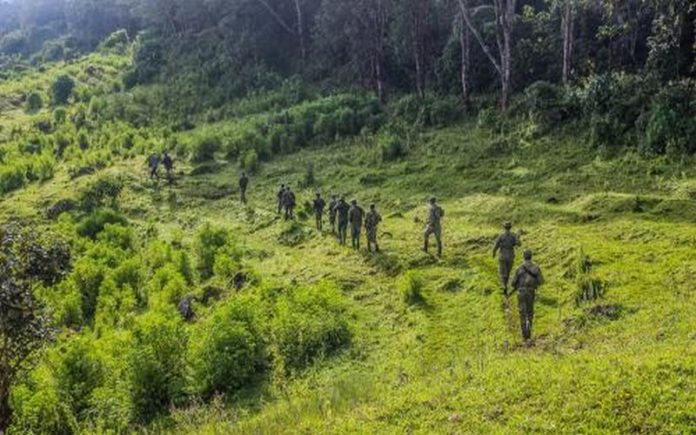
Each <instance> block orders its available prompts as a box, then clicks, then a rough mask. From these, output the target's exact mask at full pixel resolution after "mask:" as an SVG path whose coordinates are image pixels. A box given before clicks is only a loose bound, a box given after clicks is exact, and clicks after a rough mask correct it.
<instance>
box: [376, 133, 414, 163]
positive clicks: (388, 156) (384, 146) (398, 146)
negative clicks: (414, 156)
mask: <svg viewBox="0 0 696 435" xmlns="http://www.w3.org/2000/svg"><path fill="white" fill-rule="evenodd" d="M378 144H379V145H378V146H379V149H380V151H381V154H382V161H385V162H390V161H394V160H397V159H400V158H402V157H404V156H405V155H406V153H407V150H406V146H405V145H404V143H403V141H402V140H401V139H399V138H398V137H396V136H395V135H393V134H383V135H381V136H380V137H379V142H378Z"/></svg>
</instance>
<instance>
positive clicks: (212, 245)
mask: <svg viewBox="0 0 696 435" xmlns="http://www.w3.org/2000/svg"><path fill="white" fill-rule="evenodd" d="M229 241H230V234H229V232H228V231H227V230H226V229H224V228H217V227H213V226H212V225H210V224H209V223H206V224H205V225H203V226H202V227H201V228H200V229H199V230H198V233H197V234H196V240H195V251H196V258H197V260H198V261H197V266H196V267H197V269H198V273H199V275H200V276H201V278H202V279H208V278H210V277H211V276H213V266H214V265H215V257H216V255H217V254H218V252H219V251H220V250H221V248H222V247H224V246H225V245H226V244H227V243H228V242H229Z"/></svg>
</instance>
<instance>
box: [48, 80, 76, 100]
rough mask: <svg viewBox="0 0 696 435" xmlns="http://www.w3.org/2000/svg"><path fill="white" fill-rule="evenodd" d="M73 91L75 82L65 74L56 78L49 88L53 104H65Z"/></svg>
mask: <svg viewBox="0 0 696 435" xmlns="http://www.w3.org/2000/svg"><path fill="white" fill-rule="evenodd" d="M73 89H75V80H73V78H72V77H70V76H69V75H67V74H63V75H60V76H58V78H57V79H56V81H55V82H53V85H52V86H51V92H52V95H53V104H57V105H61V104H67V102H68V98H70V95H72V93H73Z"/></svg>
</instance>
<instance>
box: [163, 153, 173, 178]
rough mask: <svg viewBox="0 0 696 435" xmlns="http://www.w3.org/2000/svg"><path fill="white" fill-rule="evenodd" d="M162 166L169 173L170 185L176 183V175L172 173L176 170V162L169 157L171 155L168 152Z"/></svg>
mask: <svg viewBox="0 0 696 435" xmlns="http://www.w3.org/2000/svg"><path fill="white" fill-rule="evenodd" d="M162 166H164V170H165V171H166V172H167V181H168V182H169V184H172V183H173V182H174V173H173V172H172V171H173V169H174V161H173V160H172V158H171V157H170V156H169V153H168V152H167V151H165V152H164V157H163V158H162Z"/></svg>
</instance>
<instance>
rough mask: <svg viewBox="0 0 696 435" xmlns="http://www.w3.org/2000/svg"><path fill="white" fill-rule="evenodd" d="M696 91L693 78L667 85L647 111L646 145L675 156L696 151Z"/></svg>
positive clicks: (647, 148) (655, 151)
mask: <svg viewBox="0 0 696 435" xmlns="http://www.w3.org/2000/svg"><path fill="white" fill-rule="evenodd" d="M694 98H696V93H695V92H694V87H693V84H692V83H690V82H679V83H673V84H670V85H668V86H666V87H663V88H662V89H661V90H660V92H659V93H658V94H657V95H656V96H655V97H654V99H653V101H652V104H651V106H650V110H649V112H648V113H647V117H646V118H647V123H646V125H645V133H644V136H643V142H642V146H643V147H644V149H645V150H646V151H649V152H652V153H655V154H665V153H668V154H670V155H673V156H682V155H689V154H693V153H694V152H695V151H696V144H694V140H693V139H694V137H695V136H696V104H695V103H694Z"/></svg>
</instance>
